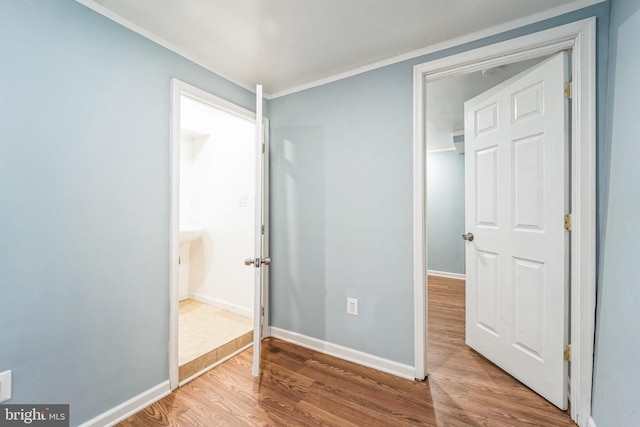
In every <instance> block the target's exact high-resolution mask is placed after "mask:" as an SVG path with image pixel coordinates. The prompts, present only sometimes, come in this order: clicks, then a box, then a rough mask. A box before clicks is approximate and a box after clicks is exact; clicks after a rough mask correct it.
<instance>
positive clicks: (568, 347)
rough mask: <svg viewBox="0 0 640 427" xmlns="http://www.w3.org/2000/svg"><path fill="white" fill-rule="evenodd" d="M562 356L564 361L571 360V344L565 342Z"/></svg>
mask: <svg viewBox="0 0 640 427" xmlns="http://www.w3.org/2000/svg"><path fill="white" fill-rule="evenodd" d="M562 354H563V356H564V360H565V361H566V362H568V361H570V360H571V344H567V345H566V346H565V347H564V351H563V352H562Z"/></svg>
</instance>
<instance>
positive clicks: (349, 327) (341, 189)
mask: <svg viewBox="0 0 640 427" xmlns="http://www.w3.org/2000/svg"><path fill="white" fill-rule="evenodd" d="M591 16H596V17H598V22H597V24H598V32H599V35H598V52H599V53H598V55H599V56H598V70H597V71H598V73H599V75H598V95H599V103H598V114H599V121H598V123H599V124H601V123H602V115H601V114H600V110H601V109H602V108H601V107H602V105H603V104H602V102H603V100H604V99H605V89H606V88H605V82H606V67H605V66H604V65H606V58H607V54H606V52H607V48H608V27H607V24H608V20H609V3H600V4H598V5H595V6H592V7H589V8H586V9H582V10H580V11H576V12H573V13H570V14H567V15H563V16H560V17H556V18H553V19H550V20H548V21H544V22H542V23H537V24H533V25H529V26H526V27H523V28H520V29H517V30H513V31H509V32H507V33H503V34H500V35H497V36H493V37H489V38H486V39H483V40H479V41H475V42H472V43H468V44H465V45H462V46H457V47H455V48H451V49H447V50H445V51H441V52H437V53H434V54H430V55H427V56H423V57H420V58H416V59H413V60H410V61H405V62H401V63H398V64H394V65H390V66H387V67H383V68H380V69H376V70H373V71H370V72H367V73H363V74H359V75H356V76H353V77H350V78H347V79H343V80H340V81H337V82H333V83H329V84H325V85H323V86H319V87H316V88H312V89H308V90H305V91H302V92H298V93H295V94H291V95H288V96H284V97H281V98H277V99H273V100H271V101H270V105H269V111H270V114H271V143H272V144H271V150H272V152H271V156H272V157H271V159H272V164H271V179H272V187H271V201H272V204H271V221H272V223H271V224H272V230H271V256H272V258H273V260H274V261H273V264H272V266H271V284H272V289H271V310H272V311H271V313H272V314H271V316H272V317H271V324H272V325H273V326H275V327H279V328H283V329H286V330H289V331H293V332H297V333H301V334H304V335H308V336H311V337H314V338H317V339H320V340H326V341H329V342H332V343H335V344H339V345H343V346H346V347H350V348H353V349H356V350H360V351H363V352H366V353H370V354H373V355H376V356H380V357H383V358H387V359H390V360H393V361H396V362H400V363H405V364H409V365H413V359H414V355H413V254H412V232H413V231H412V217H411V215H412V185H413V184H412V96H413V95H412V72H413V66H414V65H415V64H419V63H423V62H426V61H428V60H431V59H436V58H440V57H444V56H448V55H452V54H455V53H459V52H463V51H467V50H470V49H473V48H477V47H480V46H485V45H488V44H491V43H495V42H498V41H502V40H506V39H510V38H514V37H517V36H521V35H524V34H528V33H532V32H535V31H540V30H543V29H547V28H551V27H554V26H558V25H561V24H565V23H568V22H572V21H576V20H580V19H584V18H588V17H591ZM599 132H600V134H602V129H600V130H599ZM347 297H355V298H358V299H359V301H360V312H361V314H360V315H359V316H357V317H354V316H349V315H347V314H346V298H347Z"/></svg>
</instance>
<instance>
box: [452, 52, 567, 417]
mask: <svg viewBox="0 0 640 427" xmlns="http://www.w3.org/2000/svg"><path fill="white" fill-rule="evenodd" d="M566 76H567V54H566V53H564V52H563V53H559V54H556V55H555V56H553V57H551V58H549V59H547V60H545V61H543V62H542V63H540V64H538V65H536V66H534V67H533V68H531V69H529V70H527V71H525V72H523V73H521V74H519V75H518V76H516V77H514V78H512V79H510V80H508V81H506V82H504V83H502V84H500V85H499V86H497V87H495V88H493V89H490V90H489V91H487V92H485V93H483V94H481V95H479V96H477V97H476V98H473V99H471V100H469V101H467V102H466V103H465V113H464V114H465V203H466V208H465V217H466V218H465V222H466V228H467V232H468V233H471V234H466V235H465V236H463V237H465V239H466V240H467V242H466V278H467V282H466V313H467V314H466V342H467V344H468V345H469V346H471V347H472V348H473V349H475V350H476V351H478V352H479V353H480V354H482V355H483V356H485V357H487V358H488V359H489V360H491V361H492V362H494V363H495V364H496V365H498V366H500V367H501V368H502V369H504V370H505V371H507V372H508V373H510V374H511V375H513V376H514V377H515V378H517V379H518V380H520V381H521V382H522V383H524V384H525V385H527V386H528V387H530V388H531V389H533V390H534V391H536V392H537V393H539V394H540V395H542V396H543V397H545V398H546V399H547V400H549V401H550V402H552V403H553V404H554V405H556V406H558V407H559V408H561V409H566V407H567V385H566V380H567V376H566V369H567V362H565V361H564V357H563V350H564V347H565V345H566V344H567V331H568V325H567V319H568V316H567V313H568V302H567V292H568V271H569V270H568V235H567V234H568V233H566V232H565V229H564V215H565V213H567V211H568V190H567V189H568V178H567V177H568V173H567V172H568V170H567V169H568V167H567V164H568V162H567V157H568V156H567V148H568V125H567V123H568V115H567V105H568V102H567V100H566V99H565V94H564V86H565V81H566Z"/></svg>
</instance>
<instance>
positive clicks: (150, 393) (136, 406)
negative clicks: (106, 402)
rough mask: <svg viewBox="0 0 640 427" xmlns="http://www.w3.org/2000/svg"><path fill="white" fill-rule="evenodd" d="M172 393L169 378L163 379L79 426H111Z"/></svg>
mask: <svg viewBox="0 0 640 427" xmlns="http://www.w3.org/2000/svg"><path fill="white" fill-rule="evenodd" d="M169 394H171V389H170V388H169V380H166V381H163V382H161V383H160V384H158V385H157V386H155V387H152V388H150V389H149V390H146V391H143V392H142V393H140V394H139V395H137V396H134V397H132V398H131V399H129V400H127V401H126V402H123V403H121V404H120V405H118V406H116V407H114V408H111V409H109V410H108V411H106V412H104V413H102V414H100V415H98V416H97V417H95V418H92V419H90V420H89V421H87V422H84V423H82V424H80V426H79V427H111V426H114V425H116V424H118V423H119V422H121V421H123V420H125V419H127V418H129V417H130V416H131V415H133V414H135V413H137V412H140V411H141V410H143V409H144V408H146V407H147V406H149V405H151V404H152V403H155V402H157V401H158V400H160V399H162V398H163V397H165V396H168V395H169Z"/></svg>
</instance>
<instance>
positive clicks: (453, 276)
mask: <svg viewBox="0 0 640 427" xmlns="http://www.w3.org/2000/svg"><path fill="white" fill-rule="evenodd" d="M427 273H428V274H429V276H438V277H446V278H448V279H462V280H465V279H466V278H467V275H466V274H460V273H449V272H446V271H436V270H428V271H427Z"/></svg>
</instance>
